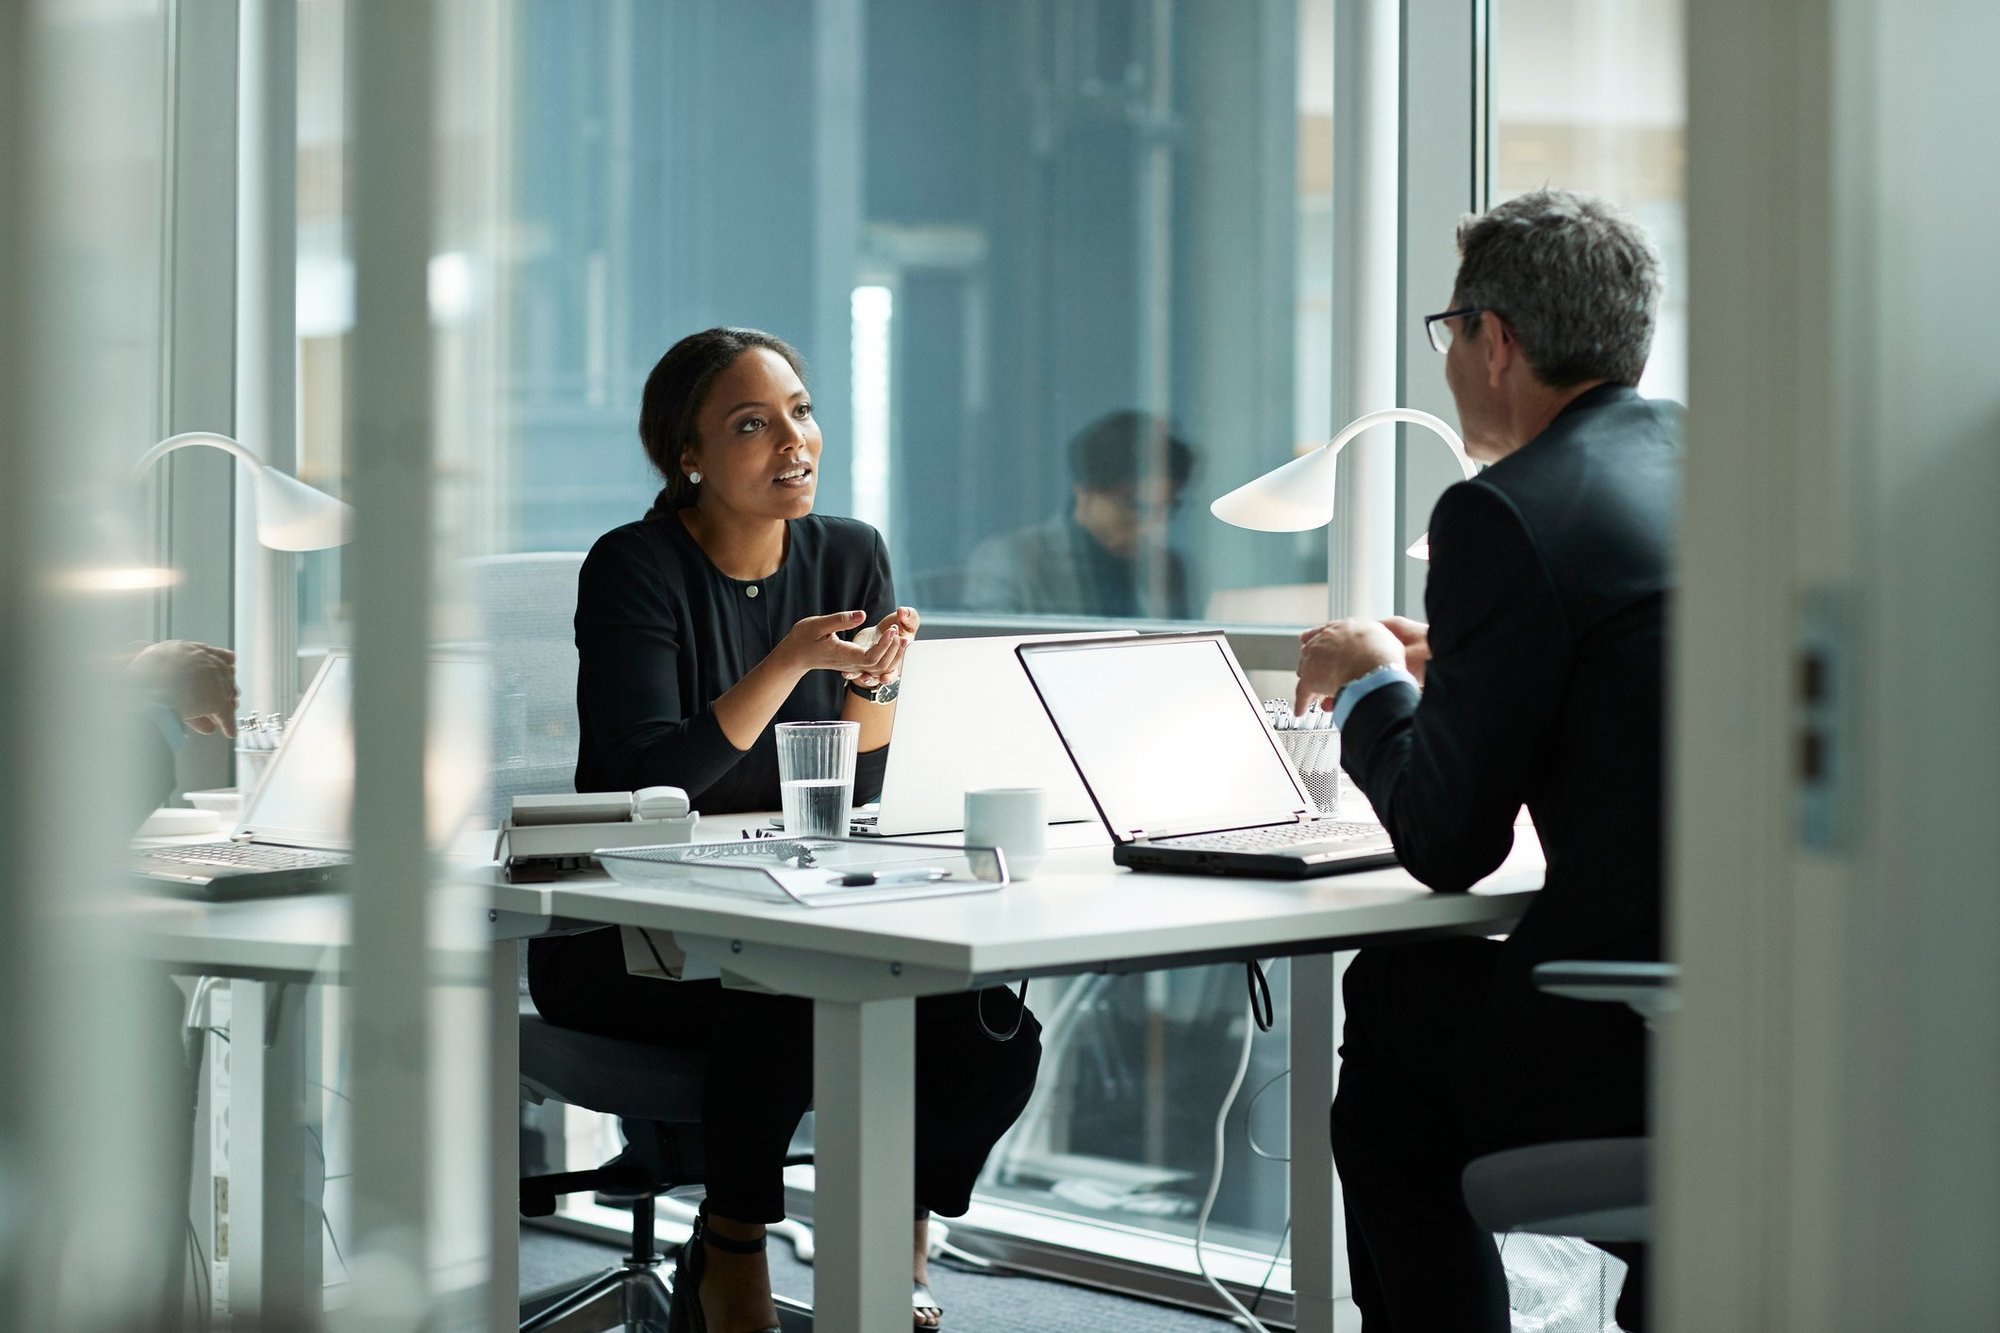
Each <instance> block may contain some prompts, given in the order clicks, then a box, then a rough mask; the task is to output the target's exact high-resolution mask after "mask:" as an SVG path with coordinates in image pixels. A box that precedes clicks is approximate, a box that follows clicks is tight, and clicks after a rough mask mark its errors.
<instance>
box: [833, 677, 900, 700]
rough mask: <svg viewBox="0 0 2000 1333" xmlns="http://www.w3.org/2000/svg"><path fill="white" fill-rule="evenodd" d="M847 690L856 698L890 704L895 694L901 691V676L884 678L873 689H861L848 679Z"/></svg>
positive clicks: (894, 698)
mask: <svg viewBox="0 0 2000 1333" xmlns="http://www.w3.org/2000/svg"><path fill="white" fill-rule="evenodd" d="M847 692H848V693H849V694H851V695H853V696H854V697H855V698H857V699H866V700H867V701H868V702H869V703H871V704H892V703H894V702H896V696H897V695H899V694H901V693H902V692H903V678H902V677H901V676H898V677H896V678H895V679H894V680H885V681H883V682H882V683H881V684H880V685H877V686H875V687H874V688H873V689H863V688H862V687H861V686H859V685H856V684H855V683H854V682H853V681H851V680H850V681H848V682H847Z"/></svg>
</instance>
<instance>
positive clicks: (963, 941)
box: [141, 821, 1542, 1333]
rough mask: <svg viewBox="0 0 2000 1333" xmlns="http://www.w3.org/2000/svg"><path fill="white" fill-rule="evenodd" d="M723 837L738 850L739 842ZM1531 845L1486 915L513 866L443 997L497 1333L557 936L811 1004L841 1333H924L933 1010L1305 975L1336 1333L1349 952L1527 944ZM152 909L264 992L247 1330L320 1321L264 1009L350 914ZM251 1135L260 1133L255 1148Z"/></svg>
mask: <svg viewBox="0 0 2000 1333" xmlns="http://www.w3.org/2000/svg"><path fill="white" fill-rule="evenodd" d="M705 831H706V832H709V833H710V834H711V835H721V836H735V833H734V830H733V829H732V828H730V827H729V826H727V825H723V824H721V823H720V822H719V821H718V822H712V823H711V825H710V826H709V827H708V828H707V829H705ZM1522 841H1523V843H1524V844H1525V845H1524V846H1521V847H1518V848H1517V850H1516V854H1515V855H1514V856H1513V857H1512V858H1510V859H1509V861H1508V863H1507V864H1506V865H1505V866H1503V867H1502V868H1501V870H1500V871H1499V872H1498V873H1497V874H1495V875H1494V876H1493V877H1492V878H1491V879H1489V880H1488V881H1487V882H1486V883H1484V884H1482V885H1481V886H1480V889H1479V891H1478V892H1476V893H1474V894H1470V895H1436V894H1432V893H1430V892H1429V891H1427V890H1425V889H1424V888H1422V887H1421V886H1420V885H1418V884H1417V883H1416V882H1415V881H1414V880H1412V879H1411V878H1410V877H1409V876H1408V875H1407V874H1405V873H1404V872H1402V871H1400V870H1380V871H1369V872H1364V873H1362V874H1357V875H1345V876H1333V877H1329V878H1324V879H1316V880H1305V881H1298V882H1282V881H1274V880H1251V879H1219V878H1197V877H1192V876H1178V875H1135V874H1132V873H1130V872H1127V871H1122V870H1118V869H1116V868H1114V867H1112V866H1111V864H1110V853H1109V850H1108V848H1105V847H1090V848H1071V849H1067V850H1059V851H1052V852H1051V853H1050V854H1049V856H1048V859H1047V860H1046V861H1044V862H1043V864H1042V866H1041V868H1040V870H1039V872H1038V873H1037V875H1036V876H1035V878H1034V879H1032V880H1030V881H1027V882H1024V883H1019V884H1013V885H1009V886H1007V887H1006V888H1004V889H1002V890H1000V891H999V892H997V893H991V894H977V895H970V896H965V897H953V898H936V899H926V900H919V901H914V902H905V903H883V904H875V905H869V906H856V907H830V908H819V909H808V908H799V907H792V906H788V905H779V904H766V903H754V902H737V901H735V900H733V899H730V898H727V897H724V896H721V895H717V894H712V893H693V892H670V891H664V890H658V889H629V888H622V887H620V886H618V885H615V884H613V883H611V882H610V881H609V880H605V879H595V878H592V879H577V880H570V881H565V882H563V883H560V884H532V885H511V884H506V883H504V882H502V881H500V880H499V879H498V875H497V872H496V871H494V870H493V869H491V868H487V869H485V870H483V871H480V872H478V873H476V874H473V875H471V876H470V877H471V878H473V879H475V880H476V881H477V882H476V883H475V884H474V886H473V888H474V894H473V896H472V897H471V898H469V899H468V901H467V902H466V904H465V907H464V913H463V914H464V916H465V918H466V919H467V924H468V927H472V926H473V919H474V918H482V919H480V920H478V922H477V927H476V929H468V932H467V937H468V938H467V943H468V946H471V947H467V948H466V949H465V950H464V951H463V952H459V951H456V950H454V951H450V952H449V953H448V954H447V957H446V965H445V970H446V972H447V973H448V974H449V976H448V977H447V978H446V979H450V980H455V981H458V982H461V983H463V984H467V985H481V984H483V985H485V986H486V987H487V988H488V990H489V995H490V1005H489V1007H490V1032H489V1039H488V1046H487V1051H486V1067H487V1088H488V1098H487V1099H488V1102H489V1114H488V1125H489V1126H490V1148H491V1158H490V1165H489V1174H488V1182H489V1191H490V1195H491V1198H490V1201H489V1204H488V1207H489V1211H490V1214H491V1229H490V1232H489V1236H490V1244H491V1246H492V1250H493V1254H492V1267H491V1270H490V1279H489V1284H490V1290H489V1292H488V1297H487V1310H488V1312H489V1317H490V1321H491V1322H492V1323H493V1324H494V1326H496V1327H498V1326H503V1325H504V1324H506V1323H510V1322H511V1320H509V1319H506V1318H504V1316H505V1315H506V1314H507V1313H508V1312H509V1311H511V1310H512V1308H513V1305H514V1301H515V1299H516V1292H517V1288H518V1279H517V1277H516V1271H517V1270H516V1252H515V1232H516V1227H517V1225H518V1218H517V1216H516V1212H515V1208H514V1207H513V1200H514V1198H515V1189H516V1176H517V1173H518V1163H519V1158H518V1140H517V1131H518V1125H519V1119H518V1095H519V1085H518V1070H519V1064H518V1061H519V1028H518V1023H519V1016H518V1010H517V1006H516V1003H515V987H516V978H517V963H516V959H517V954H518V940H519V939H520V938H521V937H523V936H526V935H531V934H534V933H538V932H539V931H540V930H542V929H545V928H546V927H547V925H548V922H549V920H550V918H551V917H561V918H569V919H575V920H585V921H600V922H605V923H609V924H623V925H638V926H650V927H654V928H658V929H666V930H672V931H673V932H674V933H675V937H676V939H677V941H678V942H679V944H680V945H681V947H682V948H684V949H685V950H687V952H688V953H689V954H690V955H693V956H695V957H698V958H703V959H706V960H707V961H710V962H712V963H714V964H715V965H716V966H717V967H718V968H720V969H721V970H722V971H723V972H724V973H725V974H726V975H727V976H731V977H735V978H740V979H742V980H744V981H747V982H750V983H754V984H758V985H763V986H767V987H769V988H771V989H774V990H781V991H785V992H788V993H790V994H795V995H802V996H807V997H809V998H811V999H813V1000H814V1001H815V1005H814V1028H815V1035H814V1041H815V1048H814V1049H815V1071H816V1072H815V1086H814V1104H815V1106H816V1108H817V1157H818V1163H817V1170H816V1198H815V1205H814V1207H815V1219H816V1222H817V1228H816V1230H817V1233H818V1236H817V1240H818V1249H819V1260H818V1262H817V1263H816V1270H817V1276H816V1281H815V1284H814V1306H815V1327H816V1328H818V1329H820V1330H823V1333H859V1330H863V1329H880V1328H894V1327H900V1326H901V1322H902V1321H903V1320H906V1319H908V1317H909V1313H908V1312H909V1287H908V1280H909V1238H908V1230H907V1228H908V1225H909V1198H910V1195H911V1192H912V1190H913V1188H914V1181H913V1178H912V1176H913V1165H912V1161H911V1157H910V1150H909V1144H910V1142H911V1138H912V1132H913V1124H914V1113H913V1107H912V1088H913V1069H912V1065H913V1033H912V1025H913V1010H912V1001H913V1000H914V998H915V997H917V996H920V995H933V994H944V993H948V992H951V991H956V990H964V989H967V988H969V987H973V986H979V985H986V984H994V983H999V982H1005V981H1012V980H1015V979H1017V978H1020V977H1024V976H1052V975H1062V974H1066V973H1077V972H1088V971H1115V972H1131V971H1141V970H1147V969H1152V968H1164V967H1182V966H1188V965H1192V964H1195V963H1201V962H1209V961H1217V960H1224V959H1243V958H1249V957H1259V958H1269V957H1273V956H1278V955H1289V956H1291V957H1292V958H1293V960H1294V961H1293V966H1292V998H1291V1025H1292V1026H1291V1041H1292V1061H1291V1063H1292V1079H1291V1124H1292V1126H1293V1139H1292V1152H1291V1159H1292V1160H1291V1211H1292V1218H1293V1223H1292V1231H1293V1239H1292V1254H1293V1259H1292V1272H1293V1285H1294V1287H1295V1289H1296V1291H1297V1293H1298V1296H1297V1310H1298V1321H1299V1322H1298V1326H1299V1328H1300V1329H1301V1330H1305V1331H1306V1333H1331V1330H1332V1329H1333V1319H1334V1309H1335V1303H1336V1300H1337V1299H1338V1297H1339V1296H1340V1294H1341V1293H1340V1292H1339V1291H1338V1290H1337V1287H1336V1269H1337V1266H1338V1263H1339V1258H1338V1256H1339V1254H1340V1249H1341V1236H1340V1217H1339V1213H1338V1209H1337V1199H1338V1194H1337V1190H1336V1186H1335V1182H1334V1176H1333V1160H1332V1151H1331V1148H1330V1145H1329V1143H1328V1139H1327V1134H1326V1130H1325V1125H1326V1111H1327V1106H1328V1105H1329V1104H1330V1103H1331V1101H1332V1098H1333V1083H1334V1050H1335V1047H1336V1045H1337V1044H1338V1037H1339V1032H1338V1023H1337V1013H1338V1009H1337V997H1336V995H1335V989H1334V966H1333V958H1332V952H1333V951H1334V950H1337V949H1351V948H1357V947H1360V946H1361V945H1364V944H1368V943H1374V942H1384V941H1389V940H1412V939H1422V938H1427V937H1436V936H1446V935H1456V934H1492V933H1497V932H1500V931H1503V930H1505V929H1507V928H1508V927H1509V925H1510V924H1511V923H1512V922H1513V921H1514V920H1515V919H1517V918H1518V917H1519V915H1520V913H1521V911H1522V910H1523V907H1524V904H1525V901H1526V899H1527V897H1528V895H1529V893H1531V892H1532V891H1533V890H1534V889H1535V888H1537V887H1539V885H1540V883H1541V877H1542V862H1541V856H1540V849H1539V847H1537V846H1536V845H1534V843H1533V842H1532V840H1531V839H1528V838H1524V839H1523V840H1522ZM141 910H142V911H144V912H145V913H146V916H147V924H148V930H147V932H146V934H147V937H148V939H149V940H150V942H151V943H150V945H149V948H150V951H151V953H152V955H153V957H154V958H155V959H156V960H158V961H160V962H162V963H164V964H166V965H168V966H169V967H170V968H171V969H172V970H175V971H180V972H184V973H203V974H211V975H222V976H230V977H235V978H239V979H243V980H245V981H247V982H248V983H250V984H249V986H247V987H246V988H245V994H244V996H242V997H239V999H238V1001H237V1006H238V1007H237V1010H236V1014H237V1017H236V1020H235V1021H236V1024H237V1037H236V1040H237V1042H238V1043H241V1049H237V1048H236V1047H232V1051H233V1063H234V1066H235V1067H234V1070H233V1074H234V1078H235V1081H236V1084H237V1086H238V1087H239V1089H241V1091H240V1092H239V1094H238V1095H239V1098H241V1099H243V1102H244V1104H239V1106H238V1107H237V1109H236V1112H235V1123H234V1125H233V1130H234V1142H235V1144H236V1145H239V1146H240V1150H241V1151H242V1152H243V1153H254V1154H255V1155H256V1160H255V1161H252V1162H245V1163H244V1165H245V1166H246V1167H248V1168H249V1170H248V1171H246V1172H245V1175H246V1177H250V1178H254V1179H258V1180H260V1186H259V1187H257V1188H251V1189H240V1187H241V1186H242V1185H244V1184H247V1183H248V1181H247V1180H238V1181H237V1184H238V1186H239V1192H237V1193H235V1194H234V1197H233V1199H232V1204H233V1207H234V1208H235V1209H236V1210H238V1211H237V1212H236V1216H235V1219H234V1223H233V1230H234V1234H235V1238H236V1244H235V1250H234V1254H235V1258H234V1259H233V1261H232V1266H234V1264H235V1263H236V1262H241V1261H244V1260H249V1261H250V1262H249V1263H248V1264H246V1267H245V1270H244V1271H242V1272H238V1273H235V1274H234V1275H233V1276H232V1284H231V1286H232V1290H231V1298H232V1299H231V1305H232V1309H234V1310H236V1311H239V1312H240V1311H243V1310H245V1309H249V1310H254V1311H257V1312H259V1313H260V1314H262V1315H263V1316H264V1317H266V1318H267V1319H268V1318H270V1317H272V1316H282V1315H283V1314H284V1313H285V1312H288V1311H292V1310H299V1311H314V1312H316V1311H317V1308H318V1299H319V1291H318V1285H319V1284H318V1271H317V1255H318V1246H319V1240H318V1229H319V1225H320V1224H319V1213H318V1211H317V1209H316V1208H314V1207H311V1206H310V1202H311V1201H310V1200H309V1199H307V1198H305V1189H304V1187H305V1186H306V1185H308V1184H310V1183H311V1181H310V1179H309V1177H310V1174H311V1169H312V1168H311V1166H310V1164H309V1163H307V1162H306V1161H305V1160H304V1157H303V1153H302V1151H301V1149H300V1145H301V1144H302V1143H303V1142H304V1136H303V1135H298V1134H290V1133H278V1132H270V1130H271V1129H273V1128H275V1127H278V1126H282V1125H285V1124H287V1123H288V1122H295V1121H296V1120H297V1119H298V1118H299V1117H300V1116H301V1115H302V1114H314V1113H315V1112H314V1111H313V1110H312V1108H315V1107H316V1105H317V1102H316V1098H307V1097H306V1096H305V1093H304V1088H305V1085H306V1084H307V1083H308V1082H309V1081H310V1079H311V1073H310V1072H309V1070H308V1068H307V1066H308V1059H307V1053H308V1047H307V1045H306V1028H307V1024H306V1023H305V1021H304V1018H305V1006H304V1005H303V1004H293V1005H290V1006H287V1005H286V1004H284V1003H283V1002H282V999H281V997H280V995H279V994H277V993H276V992H274V991H270V990H268V989H267V988H268V987H270V986H271V985H272V984H273V983H276V984H279V985H282V984H283V983H287V982H312V981H338V980H339V979H340V978H341V977H343V976H344V975H345V973H346V951H347V947H348V944H347V941H348V920H347V906H346V903H345V902H344V900H342V899H339V898H333V897H318V898H279V899H271V900H267V901H261V902H245V903H232V904H220V905H202V904H194V903H186V902H173V901H167V900H151V901H148V902H147V903H145V904H144V905H143V906H142V909H141ZM475 935H476V936H479V937H480V938H479V943H478V944H477V945H476V946H473V941H472V938H471V937H473V936H475ZM661 984H662V985H666V984H671V983H666V982H663V983H661ZM253 1066H254V1067H253ZM246 1117H254V1119H255V1123H256V1126H257V1127H258V1128H257V1129H256V1132H254V1133H246V1128H245V1122H246ZM252 1172H254V1173H255V1174H254V1176H252V1174H251V1173H252ZM236 1173H237V1168H236V1167H235V1166H234V1165H232V1177H235V1176H236ZM291 1201H298V1206H293V1205H292V1203H291ZM246 1210H254V1211H246ZM252 1219H254V1222H253V1220H252ZM279 1322H283V1319H282V1317H280V1319H279Z"/></svg>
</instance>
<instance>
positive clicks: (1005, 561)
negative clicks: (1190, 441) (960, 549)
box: [965, 411, 1195, 620]
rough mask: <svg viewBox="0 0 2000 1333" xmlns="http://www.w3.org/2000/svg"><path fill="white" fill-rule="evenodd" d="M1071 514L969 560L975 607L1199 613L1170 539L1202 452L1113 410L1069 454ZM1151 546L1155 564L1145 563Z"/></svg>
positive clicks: (996, 542)
mask: <svg viewBox="0 0 2000 1333" xmlns="http://www.w3.org/2000/svg"><path fill="white" fill-rule="evenodd" d="M1069 461H1070V477H1071V492H1072V495H1073V503H1072V504H1071V505H1070V506H1069V508H1068V509H1067V510H1066V511H1065V512H1064V513H1061V514H1058V515H1056V516H1055V517H1054V518H1051V519H1049V520H1048V521H1047V522H1044V523H1038V524H1036V525H1034V526H1033V527H1029V528H1023V529H1021V530H1020V531H1018V532H1010V533H1004V534H1002V535H1001V536H998V537H993V538H990V539H988V540H987V541H984V542H981V543H980V544H979V545H978V546H977V547H976V548H974V550H973V552H972V555H971V558H970V559H969V560H968V561H967V562H966V591H965V605H966V606H967V608H968V609H971V610H975V611H1019V612H1032V613H1036V614H1041V615H1078V616H1096V617H1107V616H1119V617H1130V616H1144V617H1147V618H1150V619H1169V620H1180V619H1185V618H1186V617H1187V616H1188V615H1189V614H1191V611H1190V607H1189V600H1188V583H1187V570H1186V567H1185V566H1184V565H1183V564H1182V562H1181V557H1180V555H1179V553H1178V552H1176V551H1174V550H1172V549H1171V548H1169V547H1168V546H1166V544H1165V542H1164V540H1163V537H1164V530H1165V528H1166V522H1167V519H1168V517H1169V516H1170V515H1171V514H1172V512H1173V510H1174V508H1175V507H1176V506H1178V505H1179V504H1180V498H1181V491H1182V490H1183V489H1184V488H1185V487H1186V486H1187V481H1188V475H1189V474H1190V473H1191V472H1193V471H1194V461H1195V454H1194V450H1193V449H1192V448H1191V447H1190V446H1189V445H1187V444H1186V443H1184V442H1183V441H1181V440H1178V439H1175V438H1174V437H1173V436H1172V435H1171V434H1169V433H1168V430H1167V425H1166V423H1165V422H1163V421H1161V420H1159V419H1158V418H1157V417H1153V416H1151V415H1148V414H1147V413H1144V412H1130V411H1127V412H1112V413H1109V414H1107V415H1105V416H1102V417H1099V418H1098V419H1097V420H1096V421H1093V422H1092V423H1091V424H1090V425H1088V426H1086V427H1084V429H1083V430H1082V431H1080V432H1079V433H1078V434H1077V436H1076V438H1075V439H1073V440H1071V441H1070V447H1069ZM1148 546H1151V547H1153V548H1155V550H1156V555H1155V557H1154V560H1155V561H1156V562H1157V564H1156V565H1155V564H1153V563H1151V562H1148V561H1147V560H1146V559H1145V558H1144V553H1145V550H1146V548H1147V547H1148Z"/></svg>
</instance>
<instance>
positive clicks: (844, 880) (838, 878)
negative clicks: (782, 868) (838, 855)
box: [832, 866, 951, 889]
mask: <svg viewBox="0 0 2000 1333" xmlns="http://www.w3.org/2000/svg"><path fill="white" fill-rule="evenodd" d="M950 878H951V872H950V871H949V870H945V869H943V868H941V867H939V866H924V867H922V868H920V869H916V870H880V871H877V870H850V871H848V872H846V873H845V874H841V875H835V876H834V877H833V880H832V882H833V883H835V884H839V885H841V886H842V887H844V888H850V889H858V888H862V887H864V886H868V885H876V886H880V885H887V884H935V883H937V882H938V881H939V880H941V879H950Z"/></svg>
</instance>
